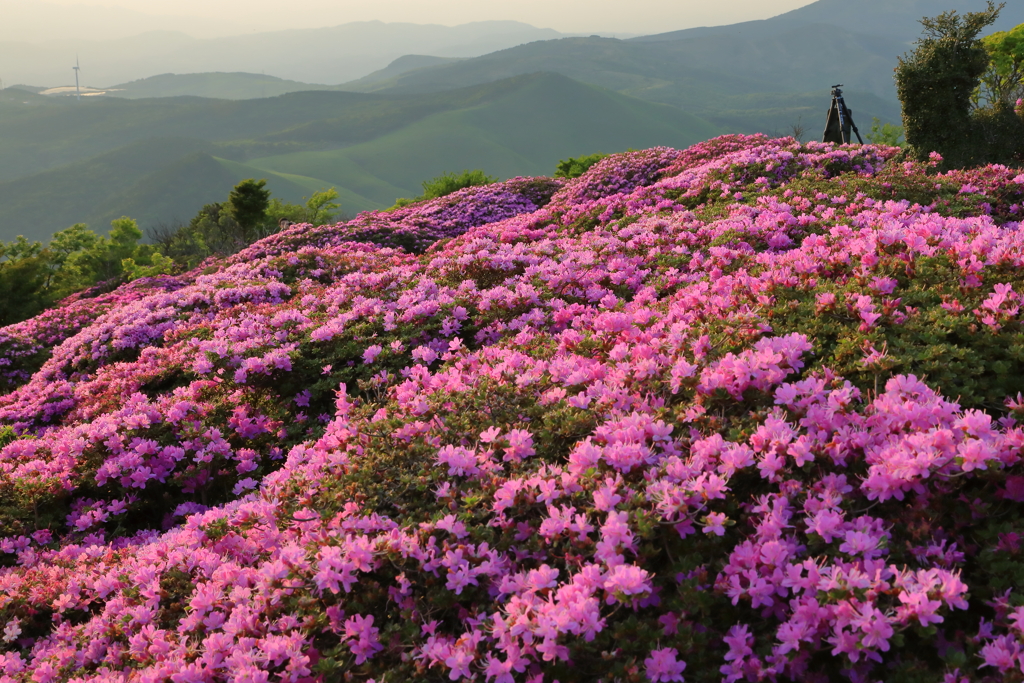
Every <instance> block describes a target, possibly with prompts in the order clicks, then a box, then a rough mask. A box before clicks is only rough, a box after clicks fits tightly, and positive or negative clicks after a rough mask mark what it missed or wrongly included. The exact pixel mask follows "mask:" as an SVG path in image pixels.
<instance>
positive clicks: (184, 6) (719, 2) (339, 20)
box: [0, 0, 811, 39]
mask: <svg viewBox="0 0 1024 683" xmlns="http://www.w3.org/2000/svg"><path fill="white" fill-rule="evenodd" d="M810 3H811V0H716V1H713V2H707V1H706V0H372V1H367V0H289V1H288V2H282V1H281V0H46V1H45V2H37V1H36V0H0V10H2V11H0V17H2V19H3V22H4V23H7V24H8V26H9V27H11V28H13V26H14V25H17V24H24V23H27V22H32V23H34V24H36V26H38V21H39V18H38V17H39V12H40V10H41V9H43V6H44V5H49V4H59V5H65V6H77V7H76V8H75V10H77V11H75V10H71V11H70V12H71V14H73V15H75V16H80V15H81V14H82V12H81V10H82V9H84V7H85V6H88V7H92V8H95V11H96V13H97V14H102V15H103V16H104V18H105V20H107V21H108V27H107V28H109V29H111V30H112V32H113V33H119V32H120V31H117V27H116V26H112V25H109V23H117V22H123V24H124V28H125V29H126V32H127V33H133V32H135V29H136V27H138V26H139V24H140V21H141V22H142V23H149V22H147V21H145V18H144V17H141V16H138V15H137V14H136V15H135V16H134V17H133V16H131V15H130V14H128V13H125V12H123V10H129V11H131V12H132V13H140V14H145V15H164V16H167V17H170V16H175V17H194V18H197V19H199V18H201V19H204V20H205V21H203V22H197V23H202V24H203V29H202V31H201V32H202V33H206V34H209V33H210V32H216V33H221V32H224V33H238V32H243V31H244V32H249V31H253V30H273V29H275V28H278V29H282V28H313V27H321V26H334V25H337V24H343V23H346V22H350V21H366V20H372V19H379V20H381V21H387V22H396V21H402V22H413V23H436V24H446V25H456V24H463V23H466V22H470V21H484V20H490V19H512V20H516V21H522V22H526V23H528V24H533V25H534V26H537V27H540V28H553V29H556V30H558V31H562V32H565V33H580V32H598V31H599V32H603V33H610V32H620V33H661V32H664V31H672V30H676V29H682V28H689V27H692V26H707V25H716V24H731V23H735V22H738V21H746V20H750V19H766V18H768V17H771V16H775V15H777V14H782V13H783V12H788V11H789V10H792V9H796V8H797V7H802V6H804V5H808V4H810ZM117 10H122V11H121V12H118V11H117ZM58 14H60V13H59V12H58ZM51 16H52V15H51ZM173 23H175V24H177V23H178V22H173ZM129 27H130V28H129ZM55 28H56V27H55ZM153 28H159V22H155V25H154V26H153ZM23 39H24V38H23Z"/></svg>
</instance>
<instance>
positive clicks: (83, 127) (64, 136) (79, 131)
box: [0, 92, 387, 181]
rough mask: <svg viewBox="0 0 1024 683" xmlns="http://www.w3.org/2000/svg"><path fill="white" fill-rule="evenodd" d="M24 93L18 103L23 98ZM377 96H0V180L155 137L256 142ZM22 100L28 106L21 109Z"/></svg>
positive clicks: (379, 97)
mask: <svg viewBox="0 0 1024 683" xmlns="http://www.w3.org/2000/svg"><path fill="white" fill-rule="evenodd" d="M22 95H23V96H24V97H22ZM386 99H387V98H383V97H382V96H375V95H364V94H359V93H347V92H300V93H291V94H288V95H283V96H280V97H268V98H266V99H262V100H254V101H227V100H212V99H205V98H198V97H172V98H153V99H145V100H122V99H115V98H88V99H83V100H82V101H81V102H75V100H74V98H47V97H42V96H32V95H31V94H30V93H24V92H22V93H20V95H15V96H11V97H9V98H0V181H3V180H12V179H14V178H18V177H24V176H27V175H30V174H33V173H39V172H41V171H45V170H48V169H50V168H55V167H58V166H62V165H65V164H69V163H73V162H76V161H82V160H85V159H89V158H91V157H94V156H96V155H99V154H103V153H105V152H110V151H113V150H114V149H117V148H120V147H123V146H125V145H127V144H129V143H132V142H136V141H140V140H147V139H150V138H156V137H190V138H198V139H202V140H207V141H210V142H227V141H232V140H247V139H253V138H258V137H260V136H263V135H267V134H268V133H272V132H277V131H281V130H285V129H288V128H291V127H294V126H297V125H300V124H303V123H308V122H310V121H316V120H319V119H323V118H328V117H336V116H338V115H339V114H340V113H342V112H344V111H346V109H347V108H350V107H353V106H359V105H360V104H362V103H364V102H366V101H369V100H386ZM23 101H28V102H30V103H31V105H35V106H30V105H25V104H22V102H23Z"/></svg>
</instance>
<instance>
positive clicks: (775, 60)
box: [346, 31, 905, 133]
mask: <svg viewBox="0 0 1024 683" xmlns="http://www.w3.org/2000/svg"><path fill="white" fill-rule="evenodd" d="M868 42H871V41H869V40H868V39H867V38H863V39H862V38H860V37H857V36H852V35H850V34H846V33H844V32H842V31H839V32H838V34H829V33H828V32H817V33H809V34H807V35H804V34H803V33H800V32H797V33H796V34H794V35H783V36H778V37H773V38H771V39H765V40H764V41H761V42H759V43H754V42H747V43H743V42H739V41H723V40H721V39H718V38H711V37H709V38H703V37H702V38H697V39H693V40H679V41H666V42H651V43H644V42H634V41H623V40H615V39H610V38H563V39H561V40H551V41H543V42H537V43H530V44H528V45H520V46H518V47H514V48H511V49H508V50H503V51H501V52H495V53H492V54H489V55H484V56H482V57H477V58H474V59H467V60H461V61H459V62H454V63H449V64H441V65H437V66H433V67H426V68H421V69H417V70H414V71H408V72H406V73H403V74H399V75H397V76H392V77H388V78H380V79H373V78H370V77H366V78H364V79H361V80H360V81H358V82H354V83H350V84H347V86H346V87H349V88H351V89H353V90H358V91H361V92H368V93H428V92H438V91H444V90H446V89H450V88H462V87H466V86H468V85H473V84H479V83H487V82H491V81H494V80H496V79H504V78H510V77H514V76H516V75H518V74H524V73H531V72H535V71H550V72H555V73H560V74H564V75H566V76H568V77H570V78H572V79H574V80H577V81H581V82H584V83H591V84H596V85H600V86H602V87H605V88H609V89H611V90H615V91H617V92H620V93H622V94H625V95H629V96H632V97H636V98H638V99H643V100H648V101H652V102H658V103H662V104H669V105H672V106H675V107H678V108H680V109H683V110H684V111H688V112H690V113H692V114H695V115H697V116H700V117H701V118H704V119H706V120H708V121H711V122H713V123H716V124H718V125H720V126H722V127H723V128H726V129H729V130H733V131H745V132H752V131H763V132H768V133H773V132H786V131H788V128H789V126H790V125H791V124H793V123H796V122H797V121H798V120H799V119H801V118H802V119H803V120H804V121H805V122H806V121H807V120H808V118H813V119H815V121H816V120H817V119H819V118H820V119H822V121H824V112H825V110H826V109H827V107H828V102H829V86H830V85H831V84H832V83H839V82H844V81H843V78H844V77H847V76H849V77H852V78H848V79H847V80H846V82H847V83H848V84H853V85H852V86H851V87H849V88H847V91H846V92H847V100H848V102H849V104H850V106H851V107H853V108H854V109H855V110H856V111H857V113H858V116H857V120H858V121H859V122H861V123H863V124H865V126H870V123H871V119H872V117H874V116H877V117H879V118H880V119H882V120H883V121H890V122H898V121H899V116H900V108H899V104H898V102H896V100H895V97H889V96H887V95H885V89H886V88H887V87H889V86H888V83H890V82H891V80H892V67H891V66H890V65H889V64H888V62H886V61H885V60H883V58H882V56H881V53H884V54H887V55H892V58H893V59H895V55H897V54H900V53H901V52H903V51H904V49H905V47H904V46H902V45H900V44H897V43H896V42H894V41H891V40H889V41H886V40H881V41H874V43H872V45H871V47H872V49H871V50H868V49H867V48H866V47H864V45H862V44H861V43H868ZM879 42H881V43H884V45H879V44H875V43H879ZM815 52H816V53H817V56H816V57H814V58H812V57H811V53H815ZM846 57H849V60H848V61H847V60H846V59H845V58H846ZM835 79H838V80H835ZM875 91H878V92H875ZM879 93H882V94H879ZM787 100H788V101H787ZM812 105H813V106H812ZM822 127H823V123H822Z"/></svg>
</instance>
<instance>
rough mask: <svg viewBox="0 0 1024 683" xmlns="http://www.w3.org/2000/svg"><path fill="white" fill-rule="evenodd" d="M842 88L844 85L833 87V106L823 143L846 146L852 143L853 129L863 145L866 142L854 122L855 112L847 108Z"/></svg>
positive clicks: (829, 113) (830, 109) (827, 121)
mask: <svg viewBox="0 0 1024 683" xmlns="http://www.w3.org/2000/svg"><path fill="white" fill-rule="evenodd" d="M841 87H843V84H842V83H840V84H839V85H833V86H832V105H831V106H830V107H829V109H828V119H827V120H826V122H825V134H824V136H822V139H821V141H822V142H836V143H839V144H841V145H845V144H847V143H848V142H850V129H853V133H854V134H855V135H856V136H857V140H858V141H859V142H860V144H862V145H863V144H864V140H863V139H862V138H861V137H860V131H859V130H857V124H856V123H854V122H853V112H852V111H850V110H849V109H848V108H847V106H846V101H845V100H844V99H843V91H842V90H840V88H841Z"/></svg>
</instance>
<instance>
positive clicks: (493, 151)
mask: <svg viewBox="0 0 1024 683" xmlns="http://www.w3.org/2000/svg"><path fill="white" fill-rule="evenodd" d="M508 84H509V86H508V88H509V89H508V92H507V94H505V95H503V96H502V97H499V98H496V99H494V100H491V101H488V102H485V103H482V104H480V105H478V106H475V107H469V108H466V109H459V110H455V111H451V112H442V113H438V114H435V115H432V116H429V117H427V118H425V119H423V120H422V121H419V122H417V123H415V124H413V125H410V126H407V127H404V128H402V129H400V130H397V131H395V132H393V133H389V134H387V135H384V136H381V137H380V138H378V139H376V140H373V141H371V142H368V143H363V144H359V145H354V146H351V147H346V148H344V149H339V150H334V151H325V152H305V153H299V154H291V155H282V156H274V157H268V158H263V159H254V160H252V161H250V162H249V163H251V164H252V165H254V166H257V167H259V168H262V169H265V170H268V171H269V170H273V171H278V172H300V169H309V172H310V173H311V174H312V175H315V176H316V177H319V178H325V179H328V180H331V181H332V182H336V183H338V184H340V185H343V186H345V187H349V188H351V189H355V187H356V186H357V185H355V184H358V187H359V188H360V189H358V190H356V191H357V192H359V193H360V194H364V195H365V196H367V197H369V198H372V199H375V200H377V201H379V202H381V204H388V203H390V202H392V201H393V200H394V198H395V196H397V195H393V194H390V193H391V192H392V191H393V190H394V189H399V190H400V191H401V192H402V193H403V194H404V195H405V196H413V195H416V194H419V183H420V181H422V180H423V179H425V178H429V177H433V176H435V175H438V174H440V173H443V172H445V171H460V170H463V169H467V168H481V169H483V170H485V171H486V172H488V173H491V174H494V175H497V176H500V177H503V178H508V177H512V176H516V175H542V174H549V173H551V172H552V171H553V169H554V167H555V165H556V164H557V162H558V161H559V160H560V159H564V158H567V157H569V156H579V155H583V154H588V153H591V152H595V151H599V150H600V151H604V152H614V151H622V150H625V149H627V148H629V147H639V146H650V145H659V144H660V145H684V146H685V145H689V144H691V143H692V142H695V141H699V140H703V139H706V138H708V137H711V136H712V135H714V134H715V132H716V130H717V129H716V128H715V127H714V126H712V125H710V124H708V123H707V122H705V121H702V120H700V119H698V118H696V117H694V116H692V115H690V114H687V113H685V112H683V111H681V110H678V109H675V108H672V107H667V106H663V105H656V104H651V103H646V102H643V101H640V100H636V99H634V98H629V97H625V96H622V95H619V94H617V93H614V92H610V91H607V90H604V89H601V88H597V87H594V86H587V85H584V84H581V83H578V82H575V81H572V80H570V79H568V78H566V77H564V76H560V75H557V74H533V75H528V76H520V77H517V78H514V79H511V80H509V81H508ZM370 179H376V180H382V181H383V180H385V179H386V183H387V184H386V185H377V184H376V183H375V182H374V181H372V180H370Z"/></svg>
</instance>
